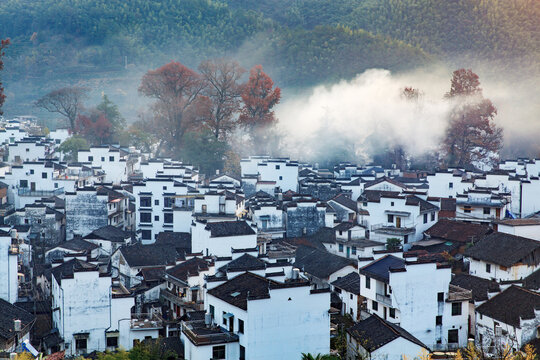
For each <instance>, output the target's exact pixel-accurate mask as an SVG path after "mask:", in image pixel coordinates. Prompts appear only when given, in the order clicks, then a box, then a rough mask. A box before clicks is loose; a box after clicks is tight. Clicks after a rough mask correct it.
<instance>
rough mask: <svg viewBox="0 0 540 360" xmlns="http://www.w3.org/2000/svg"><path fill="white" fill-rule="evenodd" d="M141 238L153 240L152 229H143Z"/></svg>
mask: <svg viewBox="0 0 540 360" xmlns="http://www.w3.org/2000/svg"><path fill="white" fill-rule="evenodd" d="M141 238H142V239H143V240H151V239H152V230H142V231H141Z"/></svg>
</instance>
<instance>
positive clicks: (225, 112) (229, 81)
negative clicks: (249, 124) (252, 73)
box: [199, 59, 245, 138]
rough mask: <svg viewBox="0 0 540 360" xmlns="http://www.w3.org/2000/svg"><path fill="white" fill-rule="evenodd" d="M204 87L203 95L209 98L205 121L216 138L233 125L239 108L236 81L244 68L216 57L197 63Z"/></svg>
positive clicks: (238, 89)
mask: <svg viewBox="0 0 540 360" xmlns="http://www.w3.org/2000/svg"><path fill="white" fill-rule="evenodd" d="M199 71H200V72H201V74H202V77H203V79H204V81H205V82H206V87H205V89H204V91H203V93H204V95H205V96H207V97H208V98H209V99H210V104H209V105H210V114H209V115H210V116H209V117H208V119H206V121H205V125H206V127H207V128H209V129H210V130H212V132H213V133H214V136H215V137H216V138H220V137H223V136H224V135H225V134H226V133H227V132H228V131H230V130H232V128H233V127H234V122H233V117H234V115H235V114H236V113H237V112H238V110H239V109H240V85H239V84H238V81H239V80H240V78H241V77H242V75H243V74H244V73H245V70H244V69H243V68H241V67H240V65H239V64H238V63H237V62H235V61H226V60H224V59H218V60H214V61H210V60H209V61H204V62H203V63H201V65H199Z"/></svg>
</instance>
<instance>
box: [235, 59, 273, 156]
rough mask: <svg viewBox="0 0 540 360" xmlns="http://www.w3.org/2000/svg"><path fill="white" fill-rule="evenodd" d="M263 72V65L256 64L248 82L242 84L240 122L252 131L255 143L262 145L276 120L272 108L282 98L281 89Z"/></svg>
mask: <svg viewBox="0 0 540 360" xmlns="http://www.w3.org/2000/svg"><path fill="white" fill-rule="evenodd" d="M273 87H274V82H273V81H272V79H271V78H270V76H268V75H267V74H265V73H264V72H263V68H262V66H261V65H257V66H254V67H253V68H252V69H251V70H250V73H249V80H248V82H247V83H246V84H245V85H243V86H242V93H241V96H242V101H243V102H244V106H243V107H242V110H241V113H240V117H239V119H238V120H239V122H240V124H242V125H244V126H245V127H246V128H247V129H248V131H249V132H250V133H251V137H252V140H253V141H254V143H255V144H257V145H258V146H259V145H262V144H263V142H264V139H265V131H266V130H267V129H268V128H269V127H270V126H271V125H273V124H274V123H275V122H276V118H275V116H274V112H273V111H272V108H273V107H274V106H275V105H276V104H278V103H279V100H280V99H281V89H280V88H278V87H276V88H274V89H272V88H273Z"/></svg>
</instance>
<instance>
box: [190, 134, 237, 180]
mask: <svg viewBox="0 0 540 360" xmlns="http://www.w3.org/2000/svg"><path fill="white" fill-rule="evenodd" d="M184 145H185V146H184V149H183V150H182V151H181V153H180V154H181V156H182V160H184V161H189V162H191V163H193V164H194V165H197V166H199V169H200V171H201V172H202V173H203V174H207V175H213V174H215V172H216V170H218V169H219V170H221V169H223V166H224V164H225V156H226V154H227V151H228V149H229V147H228V145H227V143H226V142H225V141H224V140H220V139H217V138H216V137H215V136H214V133H213V132H211V131H210V130H203V131H200V132H189V133H186V134H185V139H184Z"/></svg>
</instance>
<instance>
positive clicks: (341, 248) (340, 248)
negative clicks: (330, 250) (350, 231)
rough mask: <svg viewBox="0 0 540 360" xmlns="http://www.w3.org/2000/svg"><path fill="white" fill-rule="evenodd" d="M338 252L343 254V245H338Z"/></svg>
mask: <svg viewBox="0 0 540 360" xmlns="http://www.w3.org/2000/svg"><path fill="white" fill-rule="evenodd" d="M339 252H343V244H339Z"/></svg>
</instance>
